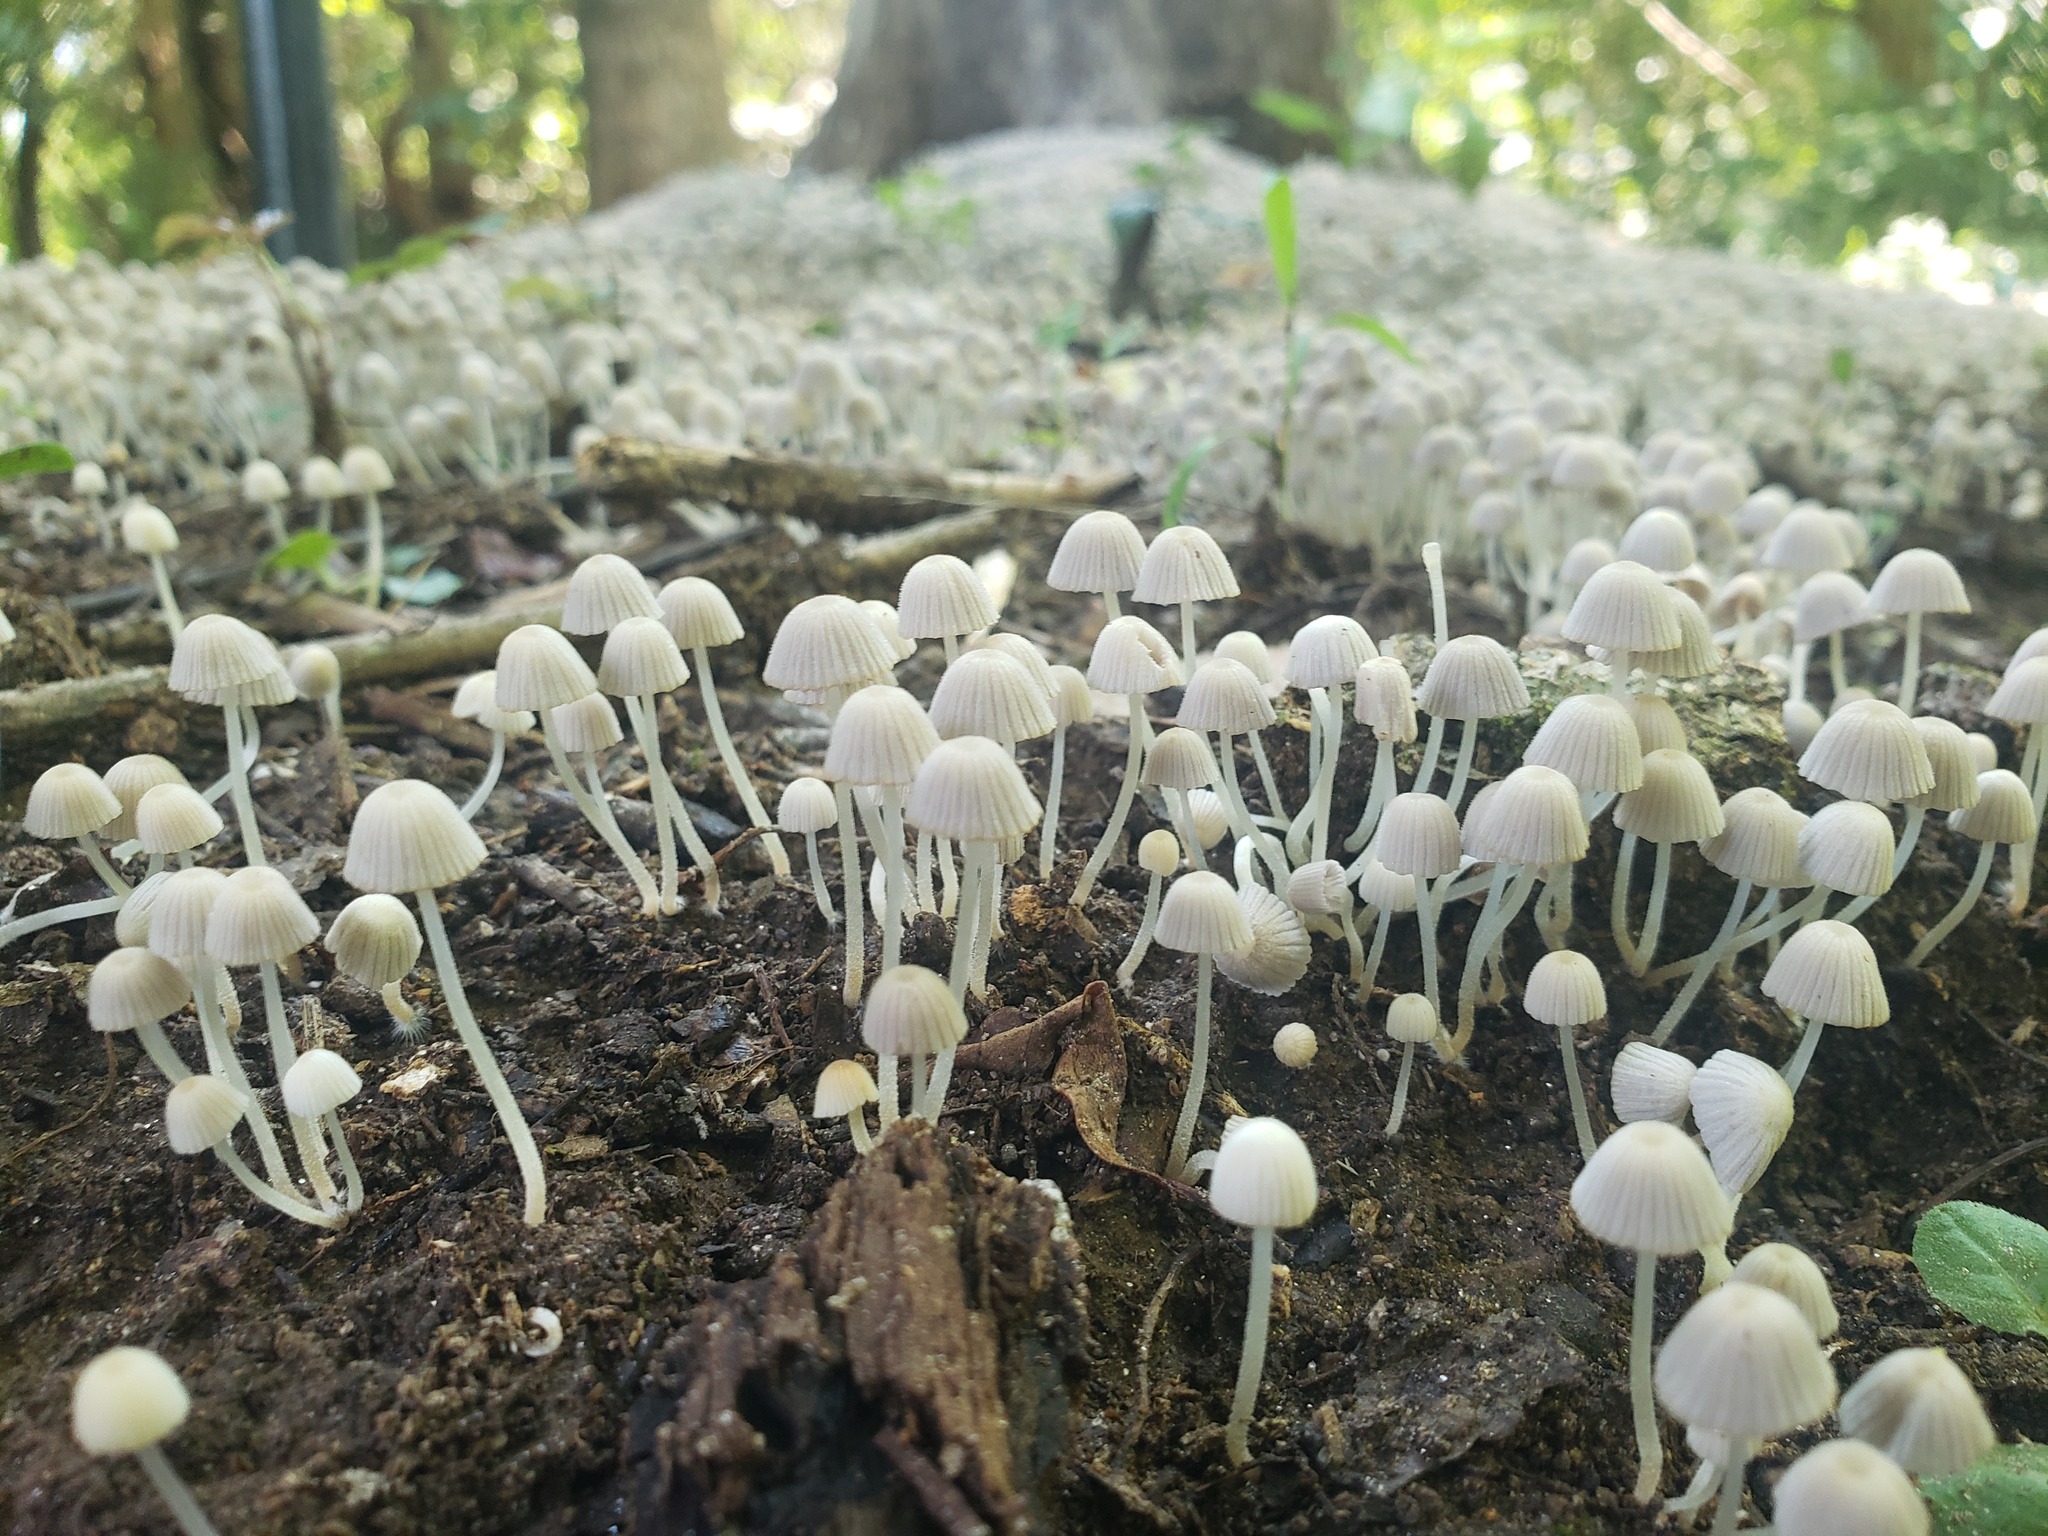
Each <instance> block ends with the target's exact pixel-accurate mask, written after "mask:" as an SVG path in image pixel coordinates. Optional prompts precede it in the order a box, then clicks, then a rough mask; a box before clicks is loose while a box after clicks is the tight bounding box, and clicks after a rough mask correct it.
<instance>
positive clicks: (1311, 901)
mask: <svg viewBox="0 0 2048 1536" xmlns="http://www.w3.org/2000/svg"><path fill="white" fill-rule="evenodd" d="M1287 904H1288V905H1289V906H1291V907H1293V908H1294V910H1295V911H1297V912H1302V913H1306V914H1307V915H1308V916H1310V917H1316V918H1321V919H1322V920H1323V921H1324V923H1325V924H1326V925H1327V924H1328V922H1329V920H1330V919H1331V918H1335V919H1336V920H1337V927H1338V928H1339V930H1340V931H1341V932H1342V933H1343V935H1344V944H1345V947H1346V948H1347V949H1348V950H1349V952H1350V957H1351V984H1352V985H1353V986H1357V985H1358V984H1359V983H1360V982H1362V981H1364V980H1365V945H1364V944H1363V943H1362V942H1361V941H1360V940H1359V937H1358V925H1357V924H1356V923H1354V922H1353V921H1352V920H1351V887H1350V886H1349V885H1347V884H1346V883H1345V880H1344V867H1343V865H1341V864H1339V863H1338V862H1337V861H1336V860H1335V859H1319V860H1316V861H1315V862H1313V863H1308V864H1304V865H1302V866H1301V868H1299V869H1297V870H1296V871H1295V872H1294V873H1293V874H1291V875H1289V876H1288V877H1287ZM1360 1001H1361V1002H1362V1001H1363V999H1360Z"/></svg>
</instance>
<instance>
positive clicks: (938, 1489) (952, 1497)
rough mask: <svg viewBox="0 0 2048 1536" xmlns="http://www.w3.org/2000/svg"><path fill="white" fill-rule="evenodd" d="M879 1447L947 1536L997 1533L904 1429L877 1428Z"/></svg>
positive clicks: (977, 1535) (990, 1535)
mask: <svg viewBox="0 0 2048 1536" xmlns="http://www.w3.org/2000/svg"><path fill="white" fill-rule="evenodd" d="M875 1449H876V1450H878V1451H880V1452H881V1453H882V1454H883V1455H884V1456H886V1457H888V1458H889V1465H890V1466H892V1467H894V1468H895V1469H896V1471H897V1474H898V1475H899V1476H901V1477H902V1479H903V1481H905V1482H906V1483H908V1484H910V1487H911V1491H912V1492H914V1493H915V1494H916V1495H917V1499H918V1502H919V1503H920V1504H922V1505H924V1509H925V1513H926V1514H928V1515H930V1516H931V1517H932V1519H934V1520H936V1521H937V1522H938V1523H939V1527H940V1529H942V1530H944V1531H945V1533H946V1536H994V1532H993V1531H991V1530H990V1528H989V1523H988V1522H987V1521H986V1520H984V1519H982V1518H981V1516H979V1515H977V1514H976V1513H975V1512H974V1506H973V1505H971V1504H969V1503H968V1502H967V1495H966V1494H964V1493H962V1492H961V1491H960V1489H959V1488H958V1487H957V1486H956V1485H955V1484H954V1483H953V1481H952V1479H950V1478H948V1477H947V1476H946V1474H945V1473H943V1472H941V1471H940V1470H939V1469H938V1468H937V1467H935V1466H933V1465H932V1461H931V1458H930V1457H929V1456H927V1455H925V1453H924V1452H923V1451H920V1450H919V1449H918V1448H917V1447H916V1446H914V1445H912V1444H911V1443H910V1442H909V1441H908V1440H905V1439H904V1438H903V1436H902V1434H901V1432H899V1431H898V1430H895V1429H893V1428H890V1427H888V1426H884V1427H883V1428H881V1429H878V1430H876V1431H875Z"/></svg>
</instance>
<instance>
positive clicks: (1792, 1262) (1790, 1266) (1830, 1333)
mask: <svg viewBox="0 0 2048 1536" xmlns="http://www.w3.org/2000/svg"><path fill="white" fill-rule="evenodd" d="M1728 1278H1729V1279H1731V1280H1740V1281H1741V1282H1742V1283H1743V1284H1744V1285H1760V1286H1762V1287H1763V1288H1764V1289H1765V1290H1767V1291H1776V1292H1777V1293H1778V1294H1779V1295H1780V1296H1782V1297H1784V1298H1785V1299H1786V1300H1787V1301H1789V1302H1791V1303H1792V1305H1793V1306H1795V1307H1797V1308H1798V1309H1799V1311H1800V1315H1801V1316H1803V1317H1804V1318H1805V1319H1806V1321H1807V1322H1808V1323H1809V1324H1810V1325H1811V1326H1812V1328H1813V1336H1814V1337H1815V1338H1816V1339H1819V1340H1820V1341H1821V1342H1822V1343H1823V1344H1825V1343H1826V1342H1827V1341H1828V1340H1829V1339H1832V1338H1833V1337H1834V1336H1835V1334H1836V1332H1837V1330H1839V1329H1840V1327H1841V1325H1842V1320H1841V1318H1840V1317H1839V1316H1838V1315H1837V1314H1836V1312H1835V1303H1834V1298H1833V1297H1831V1296H1829V1295H1828V1282H1827V1277H1826V1276H1825V1275H1823V1274H1822V1273H1821V1272H1820V1266H1819V1265H1818V1264H1816V1263H1814V1262H1813V1260H1812V1259H1810V1258H1809V1257H1807V1255H1806V1253H1805V1251H1804V1250H1803V1249H1799V1248H1795V1247H1793V1246H1792V1245H1791V1244H1790V1243H1759V1244H1757V1246H1756V1247H1754V1248H1752V1249H1750V1250H1749V1252H1747V1253H1745V1254H1744V1255H1743V1256H1742V1257H1741V1258H1740V1259H1738V1260H1736V1262H1735V1272H1734V1273H1733V1274H1732V1275H1730V1276H1729V1277H1728ZM1848 1411H1849V1399H1848V1398H1847V1397H1846V1396H1845V1397H1844V1398H1843V1399H1842V1415H1843V1423H1844V1425H1845V1426H1846V1424H1847V1422H1848Z"/></svg>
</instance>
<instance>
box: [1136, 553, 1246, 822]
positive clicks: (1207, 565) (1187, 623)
mask: <svg viewBox="0 0 2048 1536" xmlns="http://www.w3.org/2000/svg"><path fill="white" fill-rule="evenodd" d="M1237 591H1238V588H1237V575H1236V573H1235V572H1233V571H1232V570H1231V569H1230V558H1229V556H1227V555H1225V554H1224V553H1223V548H1222V546H1221V545H1219V544H1218V543H1217V542H1216V540H1215V537H1214V536H1213V535H1212V534H1211V533H1210V532H1209V531H1208V529H1206V528H1197V527H1196V526H1195V525H1194V524H1193V523H1177V524H1175V525H1174V526H1173V527H1171V528H1162V529H1160V530H1159V532H1158V534H1157V535H1155V536H1154V538H1153V540H1152V542H1151V544H1150V545H1148V546H1147V547H1146V550H1145V558H1144V560H1143V561H1141V562H1140V563H1139V566H1138V579H1137V581H1136V582H1135V583H1133V584H1132V589H1131V599H1132V601H1134V602H1140V603H1158V604H1160V605H1161V606H1166V607H1170V606H1172V605H1173V604H1175V603H1178V604H1179V605H1180V665H1181V673H1182V675H1183V676H1185V677H1192V676H1193V675H1194V672H1195V604H1197V603H1213V602H1219V601H1221V600H1222V599H1224V598H1227V597H1236V596H1237ZM1275 813H1276V814H1277V813H1278V808H1277V807H1276V808H1275Z"/></svg>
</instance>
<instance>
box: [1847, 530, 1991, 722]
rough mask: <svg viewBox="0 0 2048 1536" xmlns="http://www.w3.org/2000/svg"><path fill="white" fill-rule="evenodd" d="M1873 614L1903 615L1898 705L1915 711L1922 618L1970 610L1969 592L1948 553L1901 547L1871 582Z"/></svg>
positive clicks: (1871, 607) (1917, 694) (1908, 711)
mask: <svg viewBox="0 0 2048 1536" xmlns="http://www.w3.org/2000/svg"><path fill="white" fill-rule="evenodd" d="M1870 609H1871V612H1873V613H1885V614H1904V615H1905V617H1906V656H1905V660H1904V661H1902V662H1901V663H1900V664H1899V708H1900V709H1902V710H1904V711H1905V712H1906V713H1907V714H1909V715H1910V714H1912V713H1913V705H1914V703H1915V702H1916V701H1917V700H1918V698H1919V693H1920V620H1921V615H1923V614H1929V613H1968V612H1969V611H1970V595H1969V593H1967V592H1965V591H1964V590H1963V578H1962V577H1961V576H1960V575H1958V574H1957V573H1956V568H1955V567H1954V566H1953V565H1951V564H1950V563H1949V559H1948V556H1946V555H1944V554H1941V553H1939V552H1938V551H1935V550H1932V549H1902V550H1900V551H1899V552H1898V553H1897V554H1895V555H1893V556H1892V557H1891V559H1889V560H1887V561H1886V562H1885V565H1884V569H1883V570H1881V571H1879V572H1878V573H1877V580H1876V581H1874V582H1872V583H1871V584H1870Z"/></svg>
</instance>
